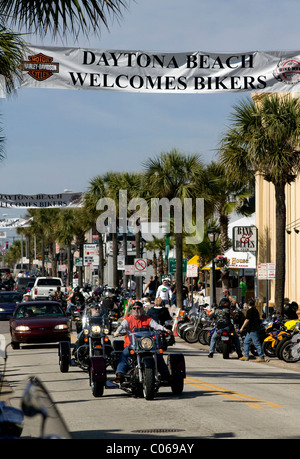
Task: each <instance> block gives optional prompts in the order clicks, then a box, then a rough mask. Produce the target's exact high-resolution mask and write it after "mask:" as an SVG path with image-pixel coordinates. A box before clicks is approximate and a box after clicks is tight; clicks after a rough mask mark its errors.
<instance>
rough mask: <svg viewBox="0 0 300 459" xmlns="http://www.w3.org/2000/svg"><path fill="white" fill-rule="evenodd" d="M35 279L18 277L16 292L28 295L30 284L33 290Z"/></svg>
mask: <svg viewBox="0 0 300 459" xmlns="http://www.w3.org/2000/svg"><path fill="white" fill-rule="evenodd" d="M34 281H35V277H17V280H16V290H17V291H18V292H21V293H23V294H24V293H27V287H28V284H29V283H30V284H31V288H32V287H33V285H34Z"/></svg>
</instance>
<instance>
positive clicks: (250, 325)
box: [240, 299, 265, 362]
mask: <svg viewBox="0 0 300 459" xmlns="http://www.w3.org/2000/svg"><path fill="white" fill-rule="evenodd" d="M247 306H248V310H247V314H246V320H245V322H244V323H243V325H242V327H241V328H240V333H241V332H242V331H243V330H244V329H246V330H247V334H246V337H245V340H244V357H241V358H240V360H249V349H250V343H251V342H252V343H253V344H254V346H255V348H256V350H257V353H258V358H257V359H256V362H264V361H265V356H264V353H263V350H262V347H261V343H260V339H259V330H260V317H259V312H258V310H257V309H256V307H255V301H254V300H252V299H251V300H249V302H248V303H247Z"/></svg>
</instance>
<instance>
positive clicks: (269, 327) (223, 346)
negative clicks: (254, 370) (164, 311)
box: [176, 304, 300, 363]
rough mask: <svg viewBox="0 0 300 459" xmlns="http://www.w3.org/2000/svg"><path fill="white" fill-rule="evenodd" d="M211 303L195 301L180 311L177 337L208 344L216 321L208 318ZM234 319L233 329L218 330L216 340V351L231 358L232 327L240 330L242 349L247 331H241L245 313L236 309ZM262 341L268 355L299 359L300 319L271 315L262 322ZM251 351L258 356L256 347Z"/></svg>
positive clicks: (292, 359) (291, 360) (287, 360)
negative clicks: (203, 303)
mask: <svg viewBox="0 0 300 459" xmlns="http://www.w3.org/2000/svg"><path fill="white" fill-rule="evenodd" d="M208 313H209V308H208V305H207V304H205V305H200V306H199V305H198V304H194V305H193V307H192V308H191V309H189V310H183V311H181V316H180V318H179V320H178V323H177V324H176V331H177V334H178V336H180V337H181V338H182V339H184V340H185V341H186V342H188V343H197V342H200V343H201V344H203V345H206V346H209V344H210V339H211V336H212V334H213V332H214V331H215V323H214V320H213V319H211V318H210V317H209V314H208ZM234 313H235V318H234V319H232V327H230V328H231V329H228V328H227V329H221V330H219V336H218V338H217V342H216V351H217V352H219V353H222V354H223V357H224V358H228V357H229V354H230V353H232V352H234V351H235V346H234V340H233V335H232V333H233V330H234V331H235V332H236V333H237V335H238V337H239V340H240V346H241V349H242V350H243V341H244V337H245V334H246V332H243V333H242V334H239V333H238V332H239V329H240V328H241V326H242V324H243V322H244V320H245V315H244V313H243V311H242V310H241V309H239V308H237V309H235V311H234ZM260 340H261V344H262V349H263V352H264V354H265V356H266V357H269V358H278V359H280V360H283V361H285V362H288V363H293V362H299V361H300V322H299V319H293V320H289V319H288V317H287V316H285V315H284V316H283V317H278V316H276V315H272V316H271V317H269V318H268V319H264V320H262V321H261V329H260ZM251 353H252V354H253V355H254V356H256V355H257V352H256V349H255V348H254V346H253V345H252V347H251Z"/></svg>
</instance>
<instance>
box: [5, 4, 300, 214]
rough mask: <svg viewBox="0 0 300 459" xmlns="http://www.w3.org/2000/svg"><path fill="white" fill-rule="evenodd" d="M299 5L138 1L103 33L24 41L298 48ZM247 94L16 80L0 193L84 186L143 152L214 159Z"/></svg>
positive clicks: (140, 158)
mask: <svg viewBox="0 0 300 459" xmlns="http://www.w3.org/2000/svg"><path fill="white" fill-rule="evenodd" d="M299 12H300V4H299V2H298V1H297V0H285V1H284V2H283V1H279V0H272V1H271V0H252V1H251V2H244V1H241V0H226V2H225V1H224V0H185V1H184V2H183V1H182V0H151V1H149V0H136V1H135V2H133V1H131V2H130V5H129V8H128V9H127V10H124V11H123V17H122V20H121V21H119V22H118V21H116V20H112V21H110V30H109V31H106V30H105V29H103V30H102V33H101V36H100V38H99V37H98V38H97V37H95V36H93V35H91V36H90V37H89V39H87V38H86V37H80V39H79V40H78V42H77V43H75V42H74V41H73V40H72V39H70V38H69V39H68V40H67V41H64V42H61V41H60V40H55V41H54V40H51V39H50V38H48V37H47V38H45V39H44V40H41V39H40V38H39V37H37V36H34V35H32V36H31V37H28V38H27V41H28V42H30V43H31V44H34V45H44V46H62V45H66V46H70V47H72V46H76V47H77V46H78V47H87V46H88V47H91V48H103V49H119V50H138V49H139V50H143V51H162V52H163V51H165V52H181V51H183V52H187V51H189V52H192V51H205V52H219V53H221V52H247V51H248V52H249V51H255V50H259V51H272V50H297V49H300V42H299ZM247 96H248V97H249V96H250V93H244V94H236V93H229V94H152V95H151V94H134V93H125V92H124V93H122V92H114V91H75V90H59V89H29V88H22V89H20V90H18V91H17V94H16V95H15V96H13V97H10V98H7V99H0V114H1V115H0V122H1V123H2V128H3V135H4V136H5V138H6V141H5V153H6V158H5V160H4V161H1V162H0V194H1V193H3V194H9V193H12V194H17V193H20V194H38V193H60V192H62V191H63V190H65V189H68V190H72V191H76V192H78V191H86V190H87V189H88V187H89V182H90V180H92V179H93V178H94V177H95V176H97V175H101V174H104V173H105V172H108V171H119V172H124V171H139V170H141V169H142V165H143V162H144V161H146V160H147V159H148V158H150V157H154V156H158V155H160V153H161V152H168V151H170V150H171V149H173V148H176V149H178V150H179V151H180V152H182V153H187V154H191V153H192V154H199V156H200V158H201V159H202V161H203V162H204V163H209V162H210V161H212V160H216V159H217V147H218V142H219V141H220V139H221V137H222V135H223V134H224V132H226V128H227V126H228V124H229V117H230V114H231V113H232V111H233V107H234V105H235V104H236V103H238V102H239V101H240V100H242V99H244V98H246V97H247ZM2 210H3V212H2V214H3V213H6V212H7V211H6V210H5V209H2ZM0 213H1V211H0ZM25 213H26V211H25V210H24V211H23V210H13V211H12V210H10V211H9V215H10V216H19V215H20V216H22V215H24V214H25ZM0 218H2V215H0Z"/></svg>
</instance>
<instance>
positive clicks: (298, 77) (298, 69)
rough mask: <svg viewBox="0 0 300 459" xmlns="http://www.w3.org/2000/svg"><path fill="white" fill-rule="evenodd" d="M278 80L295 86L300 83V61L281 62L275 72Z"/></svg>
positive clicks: (292, 59) (288, 60)
mask: <svg viewBox="0 0 300 459" xmlns="http://www.w3.org/2000/svg"><path fill="white" fill-rule="evenodd" d="M273 75H274V77H275V78H277V80H280V81H282V82H283V83H286V84H295V83H298V82H299V81H300V61H298V60H296V59H294V58H291V59H287V60H285V61H280V62H279V63H278V65H277V67H276V69H275V70H274V72H273Z"/></svg>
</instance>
